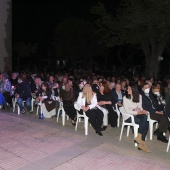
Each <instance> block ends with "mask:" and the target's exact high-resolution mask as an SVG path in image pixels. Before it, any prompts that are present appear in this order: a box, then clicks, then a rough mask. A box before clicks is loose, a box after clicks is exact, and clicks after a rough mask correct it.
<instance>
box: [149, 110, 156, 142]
mask: <svg viewBox="0 0 170 170" xmlns="http://www.w3.org/2000/svg"><path fill="white" fill-rule="evenodd" d="M148 122H149V136H150V140H152V138H153V125H154V124H155V123H156V128H157V126H158V121H157V120H152V119H151V118H150V114H149V113H148Z"/></svg>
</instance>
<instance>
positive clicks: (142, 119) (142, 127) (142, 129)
mask: <svg viewBox="0 0 170 170" xmlns="http://www.w3.org/2000/svg"><path fill="white" fill-rule="evenodd" d="M147 118H148V117H147V115H145V114H141V115H135V116H134V120H135V123H136V124H138V125H139V129H138V133H140V134H142V140H143V141H145V138H146V135H147V132H148V127H149V123H148V121H147ZM125 122H127V123H131V117H130V118H128V119H127V120H126V121H125Z"/></svg>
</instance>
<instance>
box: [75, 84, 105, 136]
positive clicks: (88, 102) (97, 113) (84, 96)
mask: <svg viewBox="0 0 170 170" xmlns="http://www.w3.org/2000/svg"><path fill="white" fill-rule="evenodd" d="M74 107H75V109H76V110H78V111H79V112H80V114H83V112H85V114H86V116H87V117H88V118H89V122H90V123H91V125H92V127H93V128H94V129H95V130H96V133H97V134H98V135H99V136H103V134H102V133H101V126H102V123H103V112H102V111H101V110H100V109H99V108H97V97H96V94H95V93H93V91H92V88H91V86H90V85H89V84H86V85H85V86H84V88H83V91H82V92H80V93H79V96H78V98H77V102H76V103H75V105H74Z"/></svg>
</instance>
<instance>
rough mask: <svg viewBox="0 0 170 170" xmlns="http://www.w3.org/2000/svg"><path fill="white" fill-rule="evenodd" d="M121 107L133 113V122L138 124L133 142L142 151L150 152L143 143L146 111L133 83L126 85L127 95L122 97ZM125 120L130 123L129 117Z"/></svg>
mask: <svg viewBox="0 0 170 170" xmlns="http://www.w3.org/2000/svg"><path fill="white" fill-rule="evenodd" d="M123 109H124V110H125V112H126V113H127V114H130V115H134V120H135V123H136V124H139V130H138V135H137V137H136V138H135V142H137V143H138V144H139V145H138V148H139V149H141V150H143V151H144V152H150V150H149V149H148V148H147V146H146V143H145V138H146V135H147V132H148V122H147V114H148V111H146V110H144V109H143V108H142V96H141V95H140V94H139V90H138V86H137V85H136V84H135V83H130V84H129V86H128V89H127V95H126V96H124V97H123ZM126 122H128V123H131V118H128V117H127V119H126Z"/></svg>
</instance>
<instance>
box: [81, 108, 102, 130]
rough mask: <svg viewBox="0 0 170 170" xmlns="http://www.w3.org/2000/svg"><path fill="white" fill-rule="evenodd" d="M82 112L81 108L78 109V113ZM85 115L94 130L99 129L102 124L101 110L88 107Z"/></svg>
mask: <svg viewBox="0 0 170 170" xmlns="http://www.w3.org/2000/svg"><path fill="white" fill-rule="evenodd" d="M82 113H83V110H80V114H82ZM85 113H86V116H87V117H88V118H89V122H90V124H91V125H92V127H93V128H94V129H95V130H96V131H101V126H102V124H103V112H102V111H101V110H100V109H98V108H94V109H89V110H87V111H86V112H85Z"/></svg>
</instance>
